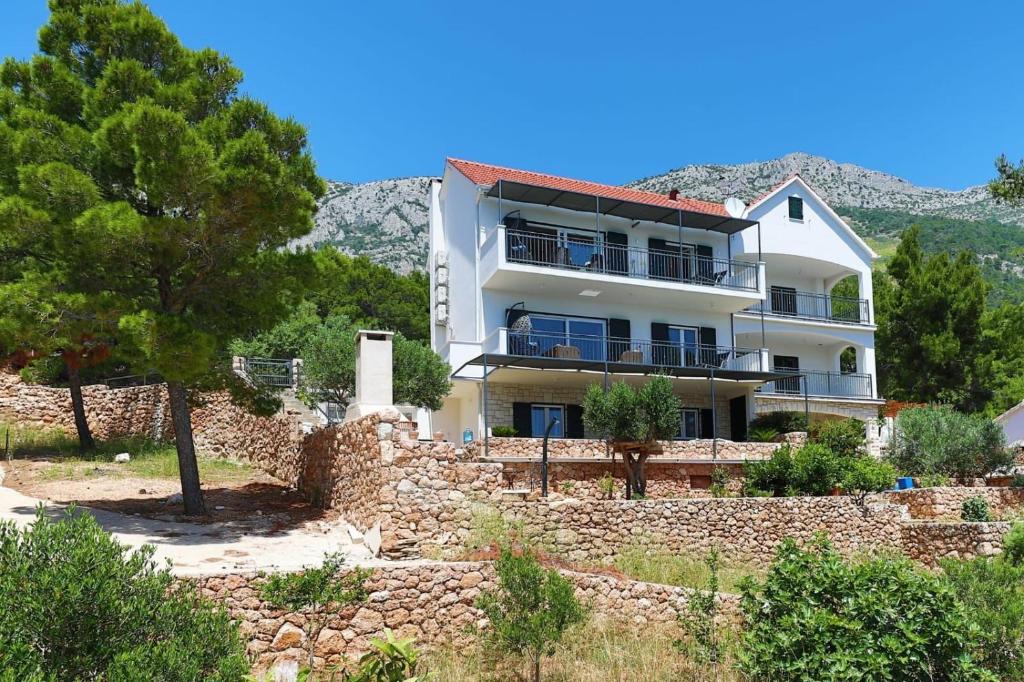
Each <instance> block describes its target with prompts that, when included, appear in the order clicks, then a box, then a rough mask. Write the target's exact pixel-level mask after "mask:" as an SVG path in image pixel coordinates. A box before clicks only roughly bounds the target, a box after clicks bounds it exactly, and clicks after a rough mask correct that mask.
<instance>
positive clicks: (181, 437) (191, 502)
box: [167, 381, 206, 516]
mask: <svg viewBox="0 0 1024 682" xmlns="http://www.w3.org/2000/svg"><path fill="white" fill-rule="evenodd" d="M167 395H168V396H169V397H170V401H171V421H172V422H173V423H174V447H175V449H176V450H177V451H178V469H179V470H180V474H181V498H182V501H184V503H185V513H186V514H187V515H189V516H201V515H203V514H205V513H206V505H205V503H204V502H203V490H202V488H201V487H200V486H199V463H198V462H197V461H196V444H195V441H193V439H192V414H191V411H190V410H189V407H188V394H187V392H186V391H185V386H184V385H183V384H182V383H181V382H180V381H168V382H167Z"/></svg>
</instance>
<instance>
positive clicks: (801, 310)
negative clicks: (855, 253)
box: [747, 286, 871, 325]
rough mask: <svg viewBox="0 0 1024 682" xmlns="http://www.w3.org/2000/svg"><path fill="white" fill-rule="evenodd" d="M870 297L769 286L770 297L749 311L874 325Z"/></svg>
mask: <svg viewBox="0 0 1024 682" xmlns="http://www.w3.org/2000/svg"><path fill="white" fill-rule="evenodd" d="M870 310H871V308H870V306H869V305H868V301H867V299H864V298H848V297H846V296H831V295H829V294H815V293H811V292H809V291H797V290H795V289H790V288H788V287H774V286H773V287H770V289H769V293H768V298H767V300H765V301H758V302H757V303H755V304H754V305H752V306H750V307H749V308H747V312H753V313H761V312H762V311H763V312H764V314H765V315H772V316H776V317H789V318H793V319H798V320H816V321H822V322H838V323H841V324H863V325H867V324H871V313H870Z"/></svg>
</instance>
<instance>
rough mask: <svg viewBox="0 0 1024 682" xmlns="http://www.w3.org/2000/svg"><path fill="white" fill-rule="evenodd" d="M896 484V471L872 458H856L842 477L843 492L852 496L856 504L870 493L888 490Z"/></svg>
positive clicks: (889, 465) (860, 502)
mask: <svg viewBox="0 0 1024 682" xmlns="http://www.w3.org/2000/svg"><path fill="white" fill-rule="evenodd" d="M895 484H896V469H894V468H893V466H892V465H891V464H889V463H888V462H881V461H879V460H877V459H875V458H874V457H856V458H854V459H852V460H851V462H850V465H849V467H848V468H847V470H846V473H845V474H844V475H843V481H842V484H841V485H842V486H843V490H844V491H846V492H847V493H848V494H850V495H853V496H854V497H855V498H856V499H857V503H858V504H863V503H864V499H865V498H866V497H867V496H868V495H869V494H871V493H878V492H882V491H883V490H889V489H891V488H892V487H893V486H894V485H895Z"/></svg>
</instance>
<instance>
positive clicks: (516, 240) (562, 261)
mask: <svg viewBox="0 0 1024 682" xmlns="http://www.w3.org/2000/svg"><path fill="white" fill-rule="evenodd" d="M545 230H546V232H548V233H550V234H548V233H543V232H544V231H545ZM480 269H481V273H480V274H481V282H482V285H483V287H484V288H488V289H502V290H506V291H515V292H516V293H517V294H519V295H524V294H527V295H528V294H534V295H543V296H577V295H583V296H600V299H599V300H600V301H601V302H607V303H625V304H629V305H634V304H644V305H656V306H674V307H676V306H683V307H686V306H687V305H700V306H701V307H702V308H704V309H707V310H714V311H718V312H724V313H734V312H739V311H741V310H743V309H744V308H746V307H747V306H749V305H751V304H753V303H755V302H758V301H760V300H762V299H763V298H764V291H765V289H764V270H763V268H762V267H761V266H760V264H759V263H752V262H750V261H739V260H729V259H723V258H713V257H711V256H708V255H704V254H698V253H696V252H695V250H694V249H692V248H686V249H679V250H665V251H662V250H658V249H648V248H640V247H634V246H628V245H625V244H613V243H611V242H610V241H608V236H607V235H605V234H604V233H601V232H591V233H589V234H586V233H580V231H579V230H577V232H576V233H566V232H565V231H562V232H558V231H557V226H548V227H547V228H544V229H537V230H534V229H513V228H507V227H506V226H505V225H498V226H497V228H496V229H493V230H491V231H490V233H489V234H488V235H487V237H486V239H485V240H484V243H483V244H482V245H481V249H480Z"/></svg>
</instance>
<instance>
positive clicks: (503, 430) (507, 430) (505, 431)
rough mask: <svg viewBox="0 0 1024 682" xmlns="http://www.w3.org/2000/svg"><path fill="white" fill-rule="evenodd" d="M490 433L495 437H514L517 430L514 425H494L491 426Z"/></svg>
mask: <svg viewBox="0 0 1024 682" xmlns="http://www.w3.org/2000/svg"><path fill="white" fill-rule="evenodd" d="M491 435H492V436H494V437H495V438H515V437H516V436H517V435H519V432H518V431H516V427H514V426H494V427H491Z"/></svg>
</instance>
